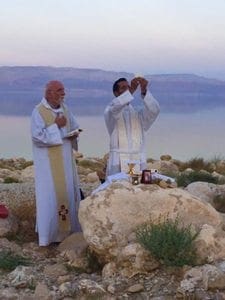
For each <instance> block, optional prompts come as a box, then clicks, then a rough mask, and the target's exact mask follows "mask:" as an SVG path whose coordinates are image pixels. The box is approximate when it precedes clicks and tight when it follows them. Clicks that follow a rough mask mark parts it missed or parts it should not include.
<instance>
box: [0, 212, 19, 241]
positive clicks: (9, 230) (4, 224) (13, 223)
mask: <svg viewBox="0 0 225 300" xmlns="http://www.w3.org/2000/svg"><path fill="white" fill-rule="evenodd" d="M18 228H19V225H18V220H17V219H16V217H14V216H13V215H11V214H10V215H9V216H8V217H7V218H5V219H2V218H0V237H4V236H9V235H14V234H16V232H17V231H18Z"/></svg>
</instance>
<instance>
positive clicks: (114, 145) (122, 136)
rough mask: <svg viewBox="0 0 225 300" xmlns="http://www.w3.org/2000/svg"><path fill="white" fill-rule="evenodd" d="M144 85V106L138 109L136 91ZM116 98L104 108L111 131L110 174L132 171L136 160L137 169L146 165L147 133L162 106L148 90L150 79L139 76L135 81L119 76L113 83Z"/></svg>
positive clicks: (142, 94) (139, 169)
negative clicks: (131, 167) (135, 106)
mask: <svg viewBox="0 0 225 300" xmlns="http://www.w3.org/2000/svg"><path fill="white" fill-rule="evenodd" d="M138 87H140V92H141V98H142V102H143V104H142V108H141V109H139V110H138V109H135V108H134V107H133V106H132V104H131V102H132V100H133V99H134V96H133V93H134V92H135V91H136V90H137V88H138ZM113 93H114V95H115V98H114V99H113V100H112V102H111V103H110V104H109V105H108V106H107V107H106V109H105V112H104V117H105V123H106V126H107V129H108V133H109V135H110V150H109V159H108V164H107V171H106V173H107V174H106V175H108V176H109V175H113V174H117V173H120V172H124V173H127V172H128V171H129V166H128V163H134V164H135V172H137V173H138V172H140V171H142V170H144V169H146V167H147V164H146V149H145V148H146V145H145V143H146V138H145V133H146V131H147V130H148V129H149V128H150V127H151V125H152V123H153V122H154V121H155V120H156V118H157V116H158V114H159V111H160V108H159V104H158V102H157V100H156V99H155V98H154V97H153V95H152V94H151V93H150V91H149V90H148V81H147V80H146V79H145V78H142V77H136V78H134V79H132V80H131V83H130V84H129V82H128V81H127V79H126V78H119V79H118V80H117V81H116V82H115V83H114V85H113Z"/></svg>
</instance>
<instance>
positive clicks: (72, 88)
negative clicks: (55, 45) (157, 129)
mask: <svg viewBox="0 0 225 300" xmlns="http://www.w3.org/2000/svg"><path fill="white" fill-rule="evenodd" d="M132 76H133V75H132V74H131V73H126V72H112V71H104V70H98V69H79V68H55V67H36V66H34V67H27V66H24V67H0V114H5V115H30V114H31V111H32V109H33V107H34V105H35V104H37V103H38V102H39V101H40V99H41V98H42V96H43V91H44V86H45V84H46V82H47V81H49V80H54V79H57V80H60V81H62V82H63V83H64V85H65V88H66V92H67V94H66V101H67V102H68V104H69V105H70V106H71V107H72V109H73V111H74V112H75V113H76V114H77V115H101V114H103V111H104V108H105V106H106V105H107V103H108V102H109V101H110V100H111V99H112V97H113V95H112V84H113V82H114V81H115V80H116V79H118V78H119V77H126V78H128V79H129V80H130V79H131V78H132ZM145 77H146V78H147V79H148V80H149V82H150V89H151V92H152V94H153V95H154V96H155V98H156V99H157V100H158V101H159V102H160V106H161V111H162V112H183V113H188V112H194V111H199V110H203V109H211V108H213V107H219V106H225V81H220V80H216V79H209V78H204V77H200V76H196V75H192V74H177V75H173V74H171V75H168V74H167V75H164V74H162V75H146V76H145ZM136 104H137V105H138V102H137V103H136Z"/></svg>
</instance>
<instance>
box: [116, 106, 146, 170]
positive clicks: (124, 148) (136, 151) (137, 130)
mask: <svg viewBox="0 0 225 300" xmlns="http://www.w3.org/2000/svg"><path fill="white" fill-rule="evenodd" d="M130 109H131V110H130V114H129V115H130V122H131V144H132V146H131V149H130V148H129V143H128V136H127V130H126V126H125V121H124V117H123V114H122V113H121V116H120V118H119V120H118V122H117V129H118V137H119V156H120V166H121V172H125V173H127V172H128V171H129V168H128V162H134V161H135V162H136V165H135V167H134V170H135V173H139V172H140V145H141V139H142V134H141V126H140V121H139V118H138V115H137V113H136V112H135V111H134V109H133V108H130Z"/></svg>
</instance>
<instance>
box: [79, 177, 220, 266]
mask: <svg viewBox="0 0 225 300" xmlns="http://www.w3.org/2000/svg"><path fill="white" fill-rule="evenodd" d="M160 216H161V218H167V217H169V218H171V219H175V218H176V217H177V216H179V217H180V219H181V220H182V222H183V225H184V226H185V225H189V224H190V223H191V224H192V225H193V227H195V228H198V229H199V228H200V229H201V228H202V226H203V225H204V224H209V225H211V226H212V227H215V228H217V227H221V226H222V218H221V216H220V214H219V213H218V212H217V211H216V210H215V209H214V208H213V207H212V206H211V205H209V204H207V203H203V202H201V201H200V200H199V199H198V198H196V197H194V196H193V195H191V194H190V193H188V192H187V191H184V190H182V189H179V188H175V189H161V188H160V187H159V186H157V185H154V184H152V185H142V184H141V185H138V186H133V185H132V184H130V183H129V182H126V181H120V182H114V183H112V184H111V185H110V186H109V187H108V188H107V189H106V190H103V191H101V192H99V193H97V194H95V195H94V196H90V197H88V198H86V199H85V200H83V201H82V202H81V204H80V209H79V220H80V223H81V226H82V229H83V234H84V237H85V239H86V241H87V243H88V244H89V245H90V247H91V248H92V249H93V250H94V251H95V252H96V253H97V254H98V255H99V256H100V257H101V258H102V260H103V261H104V262H105V263H107V262H110V261H112V260H118V258H119V257H120V255H121V253H123V249H124V248H126V247H127V245H128V244H131V243H135V242H136V237H135V230H136V228H137V226H139V225H141V224H143V223H145V222H149V220H150V219H151V220H152V221H154V222H158V221H159V217H160ZM143 270H144V266H143Z"/></svg>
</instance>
